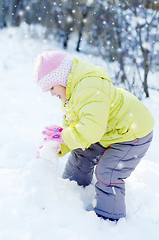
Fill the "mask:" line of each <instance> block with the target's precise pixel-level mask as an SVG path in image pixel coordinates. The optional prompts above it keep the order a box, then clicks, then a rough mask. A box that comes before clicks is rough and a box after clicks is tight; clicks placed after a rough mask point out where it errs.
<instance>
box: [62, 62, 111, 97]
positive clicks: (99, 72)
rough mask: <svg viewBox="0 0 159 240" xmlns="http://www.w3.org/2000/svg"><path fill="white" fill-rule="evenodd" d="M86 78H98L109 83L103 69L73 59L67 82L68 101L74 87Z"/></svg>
mask: <svg viewBox="0 0 159 240" xmlns="http://www.w3.org/2000/svg"><path fill="white" fill-rule="evenodd" d="M88 77H100V78H103V79H106V80H108V81H109V82H110V77H109V75H108V73H107V71H106V70H105V69H104V68H102V67H100V66H96V65H94V64H92V63H89V62H86V61H83V60H78V59H76V58H74V59H73V66H72V70H71V72H70V74H69V76H68V80H67V88H66V97H67V99H68V100H69V99H70V96H71V93H72V91H73V88H74V87H75V85H76V84H77V83H78V82H79V81H81V80H82V79H83V78H88Z"/></svg>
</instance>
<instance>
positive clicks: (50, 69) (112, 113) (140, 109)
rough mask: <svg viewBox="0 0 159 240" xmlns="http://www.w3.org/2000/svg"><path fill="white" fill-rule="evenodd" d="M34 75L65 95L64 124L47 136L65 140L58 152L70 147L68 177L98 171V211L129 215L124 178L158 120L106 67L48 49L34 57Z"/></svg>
mask: <svg viewBox="0 0 159 240" xmlns="http://www.w3.org/2000/svg"><path fill="white" fill-rule="evenodd" d="M35 81H36V82H37V84H38V85H39V86H40V87H41V88H42V90H43V91H46V92H50V93H51V95H52V96H57V97H59V98H60V99H61V101H62V104H63V110H64V112H65V115H64V119H63V128H61V127H58V126H50V127H46V129H45V131H44V132H43V133H44V134H45V139H52V140H57V141H59V142H60V143H61V144H60V145H61V151H60V152H59V153H58V155H59V156H64V155H65V154H66V153H68V152H69V151H71V153H70V155H69V158H68V162H67V164H66V167H65V170H64V173H63V178H65V179H66V178H69V179H70V180H74V181H76V182H77V183H78V184H79V185H82V186H87V185H89V184H90V183H91V181H92V177H93V173H94V166H95V165H96V168H95V174H96V179H97V182H96V185H95V190H96V206H95V207H94V211H95V213H96V214H97V216H99V217H102V218H104V219H110V220H118V219H119V218H122V217H125V216H126V208H125V183H124V179H126V178H127V177H129V176H130V174H131V172H132V171H133V170H134V169H135V167H136V166H137V164H138V163H139V162H140V160H141V158H143V156H144V155H145V153H146V152H147V150H148V148H149V146H150V143H151V141H152V129H153V126H154V120H153V117H152V116H151V114H150V112H149V111H148V110H147V109H146V108H145V107H144V105H143V104H142V103H141V102H140V101H139V100H138V99H137V98H136V97H135V96H134V95H132V94H131V93H129V92H128V91H126V90H124V89H118V88H116V87H115V86H114V85H113V84H112V83H111V81H110V78H109V76H108V73H107V72H106V70H105V69H103V68H102V67H99V66H95V65H94V64H91V63H88V62H85V61H83V60H78V59H76V58H75V59H73V61H72V60H71V59H70V58H69V56H68V55H67V54H66V53H65V52H62V51H49V52H44V53H43V54H41V55H39V56H38V57H37V58H36V60H35Z"/></svg>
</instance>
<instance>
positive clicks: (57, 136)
mask: <svg viewBox="0 0 159 240" xmlns="http://www.w3.org/2000/svg"><path fill="white" fill-rule="evenodd" d="M62 130H63V128H61V127H59V126H57V125H51V126H46V127H45V130H44V131H42V134H43V135H44V141H49V140H53V141H57V142H59V143H64V141H63V139H62V136H61V132H62Z"/></svg>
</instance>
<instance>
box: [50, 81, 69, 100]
mask: <svg viewBox="0 0 159 240" xmlns="http://www.w3.org/2000/svg"><path fill="white" fill-rule="evenodd" d="M49 91H50V93H51V95H52V96H56V97H58V98H59V99H62V100H63V101H64V102H65V101H66V100H67V98H66V88H65V87H63V86H61V85H56V86H54V87H52V88H51V89H50V90H49Z"/></svg>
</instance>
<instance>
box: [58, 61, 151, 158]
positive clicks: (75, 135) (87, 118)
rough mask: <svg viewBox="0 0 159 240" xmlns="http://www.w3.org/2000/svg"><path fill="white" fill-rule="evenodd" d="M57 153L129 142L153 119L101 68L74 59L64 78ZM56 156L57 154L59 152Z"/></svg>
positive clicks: (147, 130) (142, 133)
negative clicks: (67, 74) (64, 88)
mask: <svg viewBox="0 0 159 240" xmlns="http://www.w3.org/2000/svg"><path fill="white" fill-rule="evenodd" d="M66 97H67V99H68V102H67V103H65V106H64V107H63V110H64V111H65V116H64V117H65V118H64V123H63V124H64V130H63V131H62V138H63V140H64V142H65V143H66V145H67V147H66V146H65V145H61V156H63V155H64V154H66V153H67V152H68V151H70V150H71V151H72V150H74V149H76V148H82V149H83V150H84V149H85V148H88V147H89V146H90V145H91V144H93V143H96V142H100V144H101V145H102V146H104V147H108V146H109V145H111V144H112V143H119V142H125V141H131V140H134V139H136V138H142V137H144V136H146V135H147V134H148V133H150V132H151V131H152V129H153V126H154V119H153V117H152V116H151V114H150V112H149V111H148V110H147V109H146V108H145V106H144V105H143V104H142V103H141V102H140V101H139V100H138V99H137V98H136V97H135V96H134V95H132V94H131V93H129V92H128V91H126V90H123V89H118V88H116V87H115V86H114V85H113V84H112V83H111V82H110V79H109V76H108V73H107V72H106V70H105V69H103V68H102V67H99V66H95V65H93V64H91V63H87V62H85V61H82V60H77V59H74V64H73V67H72V70H71V73H70V74H69V77H68V82H67V88H66ZM59 156H60V154H59Z"/></svg>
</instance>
